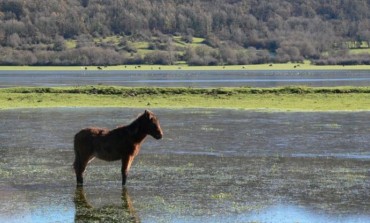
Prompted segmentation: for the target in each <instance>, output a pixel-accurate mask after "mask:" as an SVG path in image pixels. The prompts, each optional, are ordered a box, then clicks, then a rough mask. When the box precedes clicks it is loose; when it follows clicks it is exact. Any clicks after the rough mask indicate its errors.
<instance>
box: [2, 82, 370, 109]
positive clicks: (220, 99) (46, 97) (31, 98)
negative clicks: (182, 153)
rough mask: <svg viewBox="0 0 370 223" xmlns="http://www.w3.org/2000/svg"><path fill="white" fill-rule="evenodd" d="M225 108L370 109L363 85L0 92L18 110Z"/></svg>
mask: <svg viewBox="0 0 370 223" xmlns="http://www.w3.org/2000/svg"><path fill="white" fill-rule="evenodd" d="M66 106H67V107H140V108H151V107H154V108H231V109H257V110H260V109H262V110H279V111H280V110H282V111H359V110H366V111H369V110H370V88H369V87H337V88H306V87H284V88H206V89H203V88H200V89H198V88H125V87H102V86H95V87H61V88H4V89H0V109H9V108H24V107H31V108H32V107H66Z"/></svg>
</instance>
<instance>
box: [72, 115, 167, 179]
mask: <svg viewBox="0 0 370 223" xmlns="http://www.w3.org/2000/svg"><path fill="white" fill-rule="evenodd" d="M147 135H151V136H152V137H153V138H155V139H161V138H162V136H163V132H162V129H161V127H160V125H159V121H158V119H157V117H156V116H155V115H154V113H152V112H150V111H148V110H145V112H144V113H143V114H142V115H140V116H139V117H138V118H137V119H136V120H135V121H133V122H132V123H131V124H129V125H127V126H123V127H118V128H116V129H113V130H108V129H106V128H86V129H82V130H81V131H79V132H78V133H77V134H76V135H75V138H74V152H75V161H74V163H73V167H74V169H75V173H76V180H77V185H78V186H82V185H83V173H84V171H85V169H86V166H87V164H88V163H89V162H90V161H91V160H93V159H94V158H95V157H97V158H99V159H102V160H106V161H116V160H121V161H122V169H121V173H122V185H125V184H126V179H127V175H128V172H129V170H130V167H131V164H132V161H133V160H134V158H135V156H136V155H137V154H138V153H139V151H140V147H141V144H142V142H143V141H144V139H145V137H146V136H147Z"/></svg>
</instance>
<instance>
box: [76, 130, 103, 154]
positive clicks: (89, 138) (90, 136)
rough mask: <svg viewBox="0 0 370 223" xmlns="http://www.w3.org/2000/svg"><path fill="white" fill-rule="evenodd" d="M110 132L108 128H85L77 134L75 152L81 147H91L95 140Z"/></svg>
mask: <svg viewBox="0 0 370 223" xmlns="http://www.w3.org/2000/svg"><path fill="white" fill-rule="evenodd" d="M108 132H109V130H108V129H106V128H96V127H92V128H85V129H82V130H80V131H79V132H78V133H76V135H75V137H74V148H75V150H76V149H78V148H81V147H91V145H92V143H93V141H94V139H95V138H98V137H101V136H104V135H106V134H107V133H108Z"/></svg>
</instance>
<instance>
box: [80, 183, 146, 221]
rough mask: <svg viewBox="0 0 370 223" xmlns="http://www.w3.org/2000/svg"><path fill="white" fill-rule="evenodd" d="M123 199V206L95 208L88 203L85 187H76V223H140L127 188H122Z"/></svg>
mask: <svg viewBox="0 0 370 223" xmlns="http://www.w3.org/2000/svg"><path fill="white" fill-rule="evenodd" d="M121 199H122V203H121V205H107V206H103V207H99V208H95V207H93V206H92V205H91V204H90V203H89V202H88V201H87V199H86V195H85V191H84V189H83V187H76V191H75V197H74V203H75V208H76V213H75V222H96V221H98V222H133V223H138V222H140V219H139V217H138V215H137V213H136V211H135V209H134V208H133V205H132V201H131V199H130V196H129V194H128V192H127V189H126V188H125V187H123V188H122V196H121Z"/></svg>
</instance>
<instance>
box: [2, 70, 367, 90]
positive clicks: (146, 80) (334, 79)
mask: <svg viewBox="0 0 370 223" xmlns="http://www.w3.org/2000/svg"><path fill="white" fill-rule="evenodd" d="M98 84H103V85H121V86H157V87H158V86H159V87H169V86H171V87H237V86H250V87H278V86H286V85H305V86H316V87H324V86H369V85H370V71H369V70H335V71H333V70H332V71H325V70H321V71H316V70H315V71H312V70H311V71H310V70H303V71H300V70H289V71H274V70H265V71H253V70H235V71H223V70H222V71H200V70H199V71H197V70H194V71H180V70H178V71H158V70H156V71H154V70H151V71H139V70H138V71H124V70H123V71H109V70H103V71H84V70H83V71H82V70H81V71H0V87H12V86H47V87H51V86H79V85H98Z"/></svg>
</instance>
